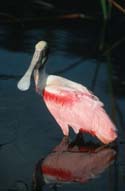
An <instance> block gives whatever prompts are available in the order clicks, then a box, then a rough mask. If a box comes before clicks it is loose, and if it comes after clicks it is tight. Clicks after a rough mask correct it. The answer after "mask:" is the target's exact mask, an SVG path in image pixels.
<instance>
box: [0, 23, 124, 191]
mask: <svg viewBox="0 0 125 191" xmlns="http://www.w3.org/2000/svg"><path fill="white" fill-rule="evenodd" d="M100 31H101V29H100V27H99V25H98V23H90V24H88V22H84V23H83V22H81V21H77V20H76V21H71V22H69V21H68V22H66V23H65V22H62V23H60V22H58V23H53V24H50V23H49V24H48V25H45V24H43V25H40V26H35V27H31V26H27V25H24V26H21V25H19V24H16V25H15V24H6V25H1V28H0V34H1V35H0V66H1V69H0V90H1V91H0V145H1V146H0V190H1V191H2V190H11V191H13V190H31V184H32V174H33V172H34V169H35V165H36V163H37V162H38V161H39V160H40V159H41V158H46V157H47V156H48V155H49V154H50V153H51V152H52V149H53V148H54V147H55V146H56V145H58V144H59V143H60V141H61V139H62V132H61V130H60V128H59V127H58V125H57V124H56V122H55V121H54V119H53V118H52V117H51V115H50V114H49V112H48V111H47V109H46V107H45V105H44V103H43V101H42V98H41V97H39V96H38V95H37V94H36V93H35V90H34V83H33V80H32V86H31V88H30V90H29V91H27V92H20V91H19V90H18V89H17V82H18V80H19V79H20V77H21V76H22V75H23V74H24V72H25V71H26V69H27V67H28V66H29V63H30V60H31V58H32V54H33V51H34V45H35V43H36V42H37V41H39V40H47V41H48V44H49V47H50V55H49V60H48V71H49V72H50V73H57V74H59V75H62V76H64V77H67V78H69V79H71V80H74V81H77V82H79V83H82V84H84V85H85V86H87V87H88V88H90V89H91V88H92V89H93V91H94V93H95V94H96V95H97V96H99V97H100V99H101V100H102V101H103V102H104V104H105V108H106V110H107V112H108V114H109V115H110V116H111V117H112V116H113V115H112V107H113V106H112V101H111V92H110V90H109V88H108V86H109V75H108V71H107V63H106V60H104V59H102V58H101V56H100V54H99V52H98V51H97V47H98V43H99V39H100ZM120 58H122V56H120ZM99 64H101V65H100V69H99V73H98V75H97V76H96V77H97V79H96V83H95V81H94V79H95V72H96V70H97V66H98V65H99ZM121 70H122V69H121ZM120 76H122V72H121V75H120ZM111 78H112V76H111ZM93 81H94V82H93ZM93 84H94V85H93ZM121 92H122V91H121ZM114 97H115V103H117V108H118V110H116V113H115V119H116V124H117V128H118V133H119V136H118V140H117V142H116V145H117V146H115V149H116V148H117V149H116V153H117V154H116V155H117V157H116V159H115V160H114V162H112V165H109V166H108V168H106V169H105V170H104V171H103V173H102V174H100V173H97V177H95V178H94V179H93V180H91V181H87V182H84V183H82V184H80V183H70V184H63V185H62V186H61V187H58V188H56V187H54V188H52V187H51V186H49V185H44V186H43V188H42V189H43V190H52V189H57V190H63V191H66V190H67V191H69V190H72V191H73V190H79V191H80V190H88V191H89V190H90V191H91V190H102V191H105V190H110V191H124V190H125V183H124V180H125V125H124V124H125V118H124V114H125V99H124V96H123V95H121V93H120V97H119V96H116V95H114ZM71 134H72V137H74V134H73V133H71ZM85 141H95V139H94V138H92V137H91V136H87V135H85ZM88 160H89V159H88ZM83 162H84V158H83ZM102 167H103V166H102Z"/></svg>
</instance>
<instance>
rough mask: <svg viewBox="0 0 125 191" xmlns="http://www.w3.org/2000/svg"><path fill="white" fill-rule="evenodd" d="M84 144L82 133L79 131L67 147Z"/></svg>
mask: <svg viewBox="0 0 125 191" xmlns="http://www.w3.org/2000/svg"><path fill="white" fill-rule="evenodd" d="M83 144H84V139H83V133H82V132H81V131H79V133H78V134H77V135H76V138H75V140H74V141H72V142H71V143H70V145H69V147H74V146H82V145H83Z"/></svg>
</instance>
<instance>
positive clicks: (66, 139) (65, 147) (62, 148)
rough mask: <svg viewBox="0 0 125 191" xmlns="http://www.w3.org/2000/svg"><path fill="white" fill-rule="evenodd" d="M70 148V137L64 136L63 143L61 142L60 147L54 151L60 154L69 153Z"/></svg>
mask: <svg viewBox="0 0 125 191" xmlns="http://www.w3.org/2000/svg"><path fill="white" fill-rule="evenodd" d="M68 147H69V136H64V137H63V138H62V141H61V142H60V144H59V145H57V146H56V147H55V148H54V149H53V151H55V152H60V151H67V150H68Z"/></svg>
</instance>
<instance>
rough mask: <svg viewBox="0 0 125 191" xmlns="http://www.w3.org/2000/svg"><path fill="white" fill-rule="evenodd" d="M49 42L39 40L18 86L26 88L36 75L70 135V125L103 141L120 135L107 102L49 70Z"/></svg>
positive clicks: (39, 89)
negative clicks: (47, 69) (47, 68)
mask: <svg viewBox="0 0 125 191" xmlns="http://www.w3.org/2000/svg"><path fill="white" fill-rule="evenodd" d="M47 60H48V44H47V42H46V41H39V42H38V43H37V44H36V45H35V51H34V54H33V58H32V60H31V64H30V66H29V68H28V69H27V71H26V72H25V74H24V76H23V77H22V78H21V79H20V81H19V82H18V84H17V87H18V88H19V89H20V90H21V91H26V90H28V89H29V87H30V83H31V76H32V73H33V74H34V82H35V89H36V92H37V93H38V94H40V95H41V96H42V98H43V100H44V102H45V104H46V106H47V108H48V110H49V112H50V113H51V115H52V116H53V117H54V119H55V120H56V122H57V124H58V125H59V126H60V127H61V130H62V132H63V135H64V136H65V137H69V128H72V129H73V130H74V133H75V134H77V135H78V134H79V133H88V134H90V135H92V136H94V137H96V138H97V139H98V140H99V141H100V142H102V143H103V144H109V143H111V142H113V141H115V140H116V138H117V136H118V135H117V128H116V126H115V124H114V123H113V122H112V120H111V119H110V117H109V116H108V114H107V113H106V111H105V109H104V104H103V103H102V101H100V99H99V98H98V97H97V96H95V95H94V93H93V92H91V91H90V90H89V89H88V88H86V87H85V86H84V85H82V84H80V83H77V82H73V81H71V80H70V79H66V78H64V77H61V76H57V75H49V74H47V72H46V63H47Z"/></svg>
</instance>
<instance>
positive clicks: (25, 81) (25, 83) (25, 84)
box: [17, 41, 47, 91]
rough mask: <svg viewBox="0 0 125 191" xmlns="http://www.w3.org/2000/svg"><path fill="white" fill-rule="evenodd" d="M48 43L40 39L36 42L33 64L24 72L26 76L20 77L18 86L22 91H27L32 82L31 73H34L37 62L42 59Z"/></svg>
mask: <svg viewBox="0 0 125 191" xmlns="http://www.w3.org/2000/svg"><path fill="white" fill-rule="evenodd" d="M46 44H47V43H46V42H45V41H40V42H38V43H37V44H36V46H35V53H34V55H33V58H32V61H31V64H30V66H29V68H28V69H27V71H26V73H25V74H24V76H23V77H22V78H21V79H20V81H19V82H18V84H17V87H18V88H19V89H20V90H21V91H26V90H28V89H29V87H30V82H31V75H32V73H33V70H34V68H35V66H36V65H37V62H38V61H39V59H40V56H41V52H42V50H43V49H44V48H45V46H46Z"/></svg>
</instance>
